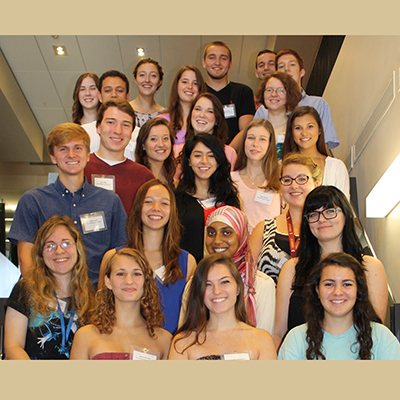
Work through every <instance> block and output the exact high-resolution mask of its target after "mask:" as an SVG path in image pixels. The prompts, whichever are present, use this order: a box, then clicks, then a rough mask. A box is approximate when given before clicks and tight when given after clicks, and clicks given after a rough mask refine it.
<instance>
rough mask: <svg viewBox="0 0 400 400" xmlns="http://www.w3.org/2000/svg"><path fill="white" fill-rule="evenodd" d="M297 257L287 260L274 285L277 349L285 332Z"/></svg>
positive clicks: (275, 339)
mask: <svg viewBox="0 0 400 400" xmlns="http://www.w3.org/2000/svg"><path fill="white" fill-rule="evenodd" d="M296 262H297V259H290V260H289V261H287V262H286V263H285V264H284V265H283V267H282V269H281V272H280V274H279V277H278V285H277V287H276V312H275V335H274V343H275V347H276V349H277V350H279V346H280V345H281V342H282V338H283V336H284V335H285V333H286V332H287V322H288V315H289V302H290V296H291V295H292V292H293V290H292V283H293V278H294V274H295V266H296Z"/></svg>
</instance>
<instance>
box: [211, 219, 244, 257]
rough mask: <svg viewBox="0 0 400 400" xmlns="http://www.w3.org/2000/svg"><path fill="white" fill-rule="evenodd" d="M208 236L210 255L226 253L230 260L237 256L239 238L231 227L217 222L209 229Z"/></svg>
mask: <svg viewBox="0 0 400 400" xmlns="http://www.w3.org/2000/svg"><path fill="white" fill-rule="evenodd" d="M206 235H207V236H206V247H207V251H208V252H209V253H210V254H214V253H224V254H225V255H226V256H227V257H229V258H232V257H233V256H234V255H235V253H236V251H237V249H238V247H239V238H238V235H237V233H236V232H235V231H234V230H233V229H232V228H231V227H230V226H229V225H226V224H224V223H223V222H217V221H215V222H213V223H212V224H210V225H209V226H208V227H207V231H206Z"/></svg>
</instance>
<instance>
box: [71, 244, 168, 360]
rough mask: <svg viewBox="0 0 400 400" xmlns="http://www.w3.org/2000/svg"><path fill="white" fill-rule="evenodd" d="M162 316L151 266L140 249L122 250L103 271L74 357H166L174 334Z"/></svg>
mask: <svg viewBox="0 0 400 400" xmlns="http://www.w3.org/2000/svg"><path fill="white" fill-rule="evenodd" d="M162 319H163V314H162V311H161V305H160V300H159V295H158V290H157V286H156V284H155V282H154V278H153V270H152V269H151V268H150V267H149V265H148V263H147V261H146V260H145V259H144V258H143V256H142V255H141V254H140V253H139V252H138V251H137V250H134V249H130V248H124V249H120V250H118V251H117V252H116V253H114V255H113V256H112V257H111V258H110V259H109V261H108V263H107V265H106V268H105V270H104V282H103V283H102V286H101V288H100V289H99V290H98V291H97V293H96V307H95V309H94V313H93V317H92V324H90V325H86V326H84V327H82V328H80V329H79V330H78V332H77V333H76V335H75V338H74V342H73V344H72V349H71V360H129V359H141V358H142V357H148V356H149V355H150V357H151V359H161V360H163V359H166V358H167V355H168V349H169V345H170V343H171V337H172V335H171V334H170V333H169V332H167V331H165V330H164V329H162V328H161V324H162Z"/></svg>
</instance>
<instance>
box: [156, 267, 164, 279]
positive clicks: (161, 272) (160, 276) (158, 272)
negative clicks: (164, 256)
mask: <svg viewBox="0 0 400 400" xmlns="http://www.w3.org/2000/svg"><path fill="white" fill-rule="evenodd" d="M154 273H155V274H156V277H157V278H158V279H159V280H160V281H161V282H164V276H165V266H164V265H163V266H162V267H160V268H157V269H156V270H155V271H154Z"/></svg>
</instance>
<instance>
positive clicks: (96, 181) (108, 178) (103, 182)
mask: <svg viewBox="0 0 400 400" xmlns="http://www.w3.org/2000/svg"><path fill="white" fill-rule="evenodd" d="M92 184H93V186H96V187H100V188H103V189H106V190H110V191H112V192H115V176H114V175H94V174H93V175H92Z"/></svg>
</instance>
